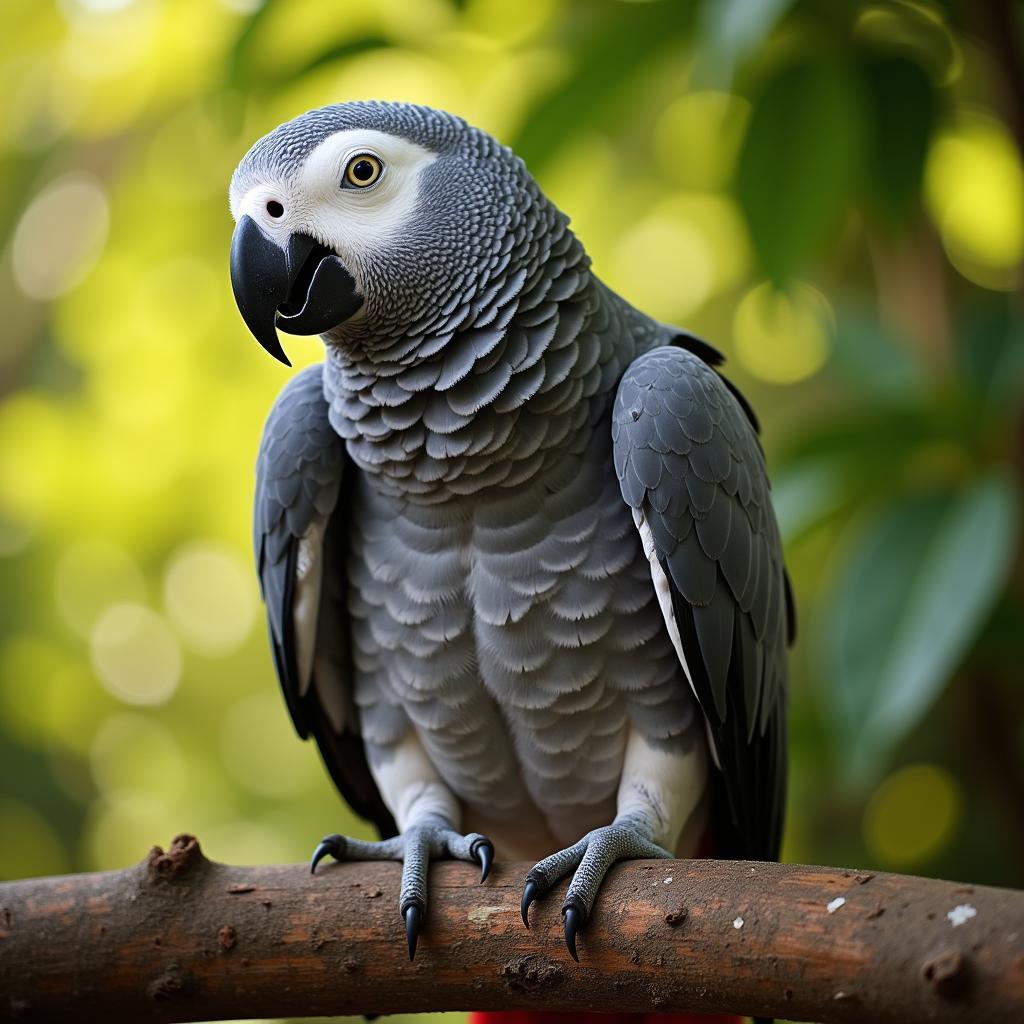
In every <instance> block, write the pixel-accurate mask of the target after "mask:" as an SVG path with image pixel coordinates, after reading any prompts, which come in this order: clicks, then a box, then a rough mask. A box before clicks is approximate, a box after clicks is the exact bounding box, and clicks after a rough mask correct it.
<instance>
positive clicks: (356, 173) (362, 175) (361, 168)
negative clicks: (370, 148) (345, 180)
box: [352, 160, 374, 181]
mask: <svg viewBox="0 0 1024 1024" xmlns="http://www.w3.org/2000/svg"><path fill="white" fill-rule="evenodd" d="M373 171H374V167H373V164H371V163H370V161H369V160H357V161H356V163H355V166H354V167H353V168H352V177H353V178H355V179H356V181H369V180H370V179H371V178H372V177H373Z"/></svg>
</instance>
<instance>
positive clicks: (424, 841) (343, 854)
mask: <svg viewBox="0 0 1024 1024" xmlns="http://www.w3.org/2000/svg"><path fill="white" fill-rule="evenodd" d="M328 854H330V856H332V857H333V858H334V859H335V860H338V861H342V860H400V861H401V862H402V886H401V891H400V893H399V898H398V907H399V910H400V912H401V914H402V920H403V922H404V924H405V935H406V941H407V943H408V945H409V959H410V960H412V958H413V957H414V956H415V955H416V942H417V940H418V939H419V936H420V932H421V931H422V930H423V921H424V919H425V917H426V913H427V869H428V868H429V866H430V862H431V861H432V860H439V859H442V858H445V857H451V858H454V859H455V860H464V861H469V862H470V863H475V864H479V865H480V881H481V882H483V881H484V880H485V879H486V878H487V876H488V874H489V873H490V870H491V864H493V863H494V844H493V843H492V842H491V841H490V839H488V838H487V836H483V835H480V833H479V832H471V833H470V834H469V835H465V836H464V835H461V834H460V833H459V832H458V831H456V829H455V828H454V827H453V826H452V824H451V822H449V821H447V820H445V819H444V818H442V817H440V816H439V815H430V816H428V817H426V818H423V820H422V821H418V822H416V823H415V824H413V825H410V826H409V827H408V828H407V829H406V830H405V831H404V832H403V833H402V834H401V835H398V836H394V837H393V838H392V839H385V840H384V841H383V842H379V843H368V842H365V841H364V840H362V839H349V838H347V837H345V836H340V835H329V836H325V837H324V838H323V839H321V840H320V842H319V843H317V846H316V849H315V850H314V851H313V857H312V860H311V862H310V868H309V870H310V871H311V872H315V871H316V866H317V864H319V863H320V861H322V860H323V859H324V857H326V856H327V855H328Z"/></svg>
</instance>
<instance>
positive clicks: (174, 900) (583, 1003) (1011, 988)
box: [0, 836, 1024, 1024]
mask: <svg viewBox="0 0 1024 1024" xmlns="http://www.w3.org/2000/svg"><path fill="white" fill-rule="evenodd" d="M528 869H529V865H527V864H500V863H499V864H498V865H496V867H495V871H494V873H493V874H492V877H491V879H489V880H488V882H487V883H485V884H484V885H479V884H476V879H475V872H474V871H473V869H472V867H470V866H467V865H465V864H458V863H450V862H449V863H441V864H437V865H435V866H434V867H433V869H432V872H431V904H430V910H429V919H428V923H427V928H426V930H425V932H424V934H423V936H422V937H421V939H420V944H419V950H418V952H417V955H416V960H415V962H414V963H412V964H410V963H409V962H408V959H407V957H408V954H407V952H406V948H405V936H404V933H403V930H402V926H401V919H400V917H399V914H398V908H397V906H396V892H397V886H398V879H399V871H400V869H399V866H398V865H397V864H367V863H361V864H345V865H335V866H331V867H324V868H322V869H321V870H320V871H319V872H318V873H317V875H316V876H315V877H311V876H310V874H309V872H308V870H306V869H305V868H303V867H302V866H298V865H290V866H272V867H230V866H227V865H223V864H215V863H212V862H210V861H208V860H207V859H206V858H205V857H204V856H203V855H202V853H201V852H200V850H199V846H198V844H197V843H196V841H195V839H194V838H192V837H191V836H179V837H178V838H177V839H175V840H174V842H173V844H172V845H171V848H170V850H169V851H168V852H167V853H164V852H163V851H162V850H160V849H159V847H157V848H155V849H154V850H153V851H152V852H151V853H150V855H149V857H148V858H147V860H145V861H143V862H142V863H141V864H139V865H137V866H136V867H133V868H127V869H125V870H123V871H109V872H101V873H97V874H87V875H69V876H64V877H57V878H41V879H29V880H26V881H19V882H10V883H6V884H4V885H0V1019H3V1020H14V1019H24V1020H70V1019H74V1020H76V1021H79V1022H89V1021H103V1022H105V1024H116V1022H119V1021H172V1020H175V1021H183V1020H213V1019H228V1018H237V1017H272V1016H273V1017H280V1016H303V1015H307V1016H310V1015H317V1014H335V1013H360V1012H377V1013H387V1012H398V1011H417V1010H453V1009H467V1008H469V1009H504V1010H508V1009H517V1008H518V1009H530V1008H533V1009H545V1010H565V1011H573V1010H620V1011H622V1010H631V1011H641V1010H645V1009H650V1010H658V1011H664V1012H671V1011H681V1010H698V1011H704V1012H736V1013H756V1014H759V1015H776V1016H785V1017H789V1018H798V1019H801V1020H817V1021H826V1022H828V1021H864V1020H871V1021H873V1022H877V1024H885V1022H893V1024H896V1022H899V1024H914V1022H916V1021H942V1020H951V1021H952V1020H955V1021H957V1022H962V1024H970V1022H974V1021H977V1022H982V1021H984V1022H993V1021H1009V1020H1024V893H1022V892H1016V891H1011V890H1004V889H993V888H989V887H984V886H969V885H958V884H955V883H952V882H940V881H934V880H931V879H924V878H911V877H905V876H900V875H889V874H868V873H857V872H853V871H843V870H840V869H836V868H816V867H803V866H799V865H779V864H752V863H746V862H730V861H713V860H693V861H639V862H631V863H628V864H621V865H619V866H618V867H616V868H615V869H614V870H613V871H612V873H611V875H610V876H609V878H608V881H607V882H606V884H605V887H604V889H603V890H602V894H601V897H600V899H599V901H598V905H597V908H596V910H595V913H594V916H593V919H592V921H591V922H590V924H589V925H588V927H587V929H586V931H585V932H584V933H583V935H582V937H581V939H580V960H581V963H580V965H579V966H577V965H576V964H574V963H573V962H572V961H571V960H570V959H569V955H568V953H567V952H566V950H565V946H564V945H563V941H562V934H561V925H560V917H559V908H560V907H561V899H560V896H561V894H562V893H561V891H559V892H552V893H551V894H550V895H549V896H548V897H547V898H545V899H544V900H543V901H542V902H541V903H540V904H539V905H538V906H536V907H535V908H534V911H533V913H534V914H535V917H534V922H533V926H532V928H531V929H530V931H526V930H525V929H524V928H523V925H522V921H521V920H520V917H519V895H520V892H521V887H522V883H523V879H524V877H525V875H526V872H527V870H528ZM954 908H960V909H959V910H955V909H954ZM972 911H973V914H972ZM956 921H961V922H962V923H960V924H955V923H954V922H956Z"/></svg>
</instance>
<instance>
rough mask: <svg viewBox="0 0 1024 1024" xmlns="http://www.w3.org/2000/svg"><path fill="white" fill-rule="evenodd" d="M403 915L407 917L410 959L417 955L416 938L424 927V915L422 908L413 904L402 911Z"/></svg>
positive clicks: (406, 935) (406, 927)
mask: <svg viewBox="0 0 1024 1024" xmlns="http://www.w3.org/2000/svg"><path fill="white" fill-rule="evenodd" d="M402 916H403V917H404V918H405V937H406V939H407V940H408V942H409V959H410V960H412V959H413V957H415V956H416V940H417V939H418V938H419V937H420V929H421V928H422V927H423V915H422V913H421V912H420V908H419V907H417V906H416V905H415V904H413V905H412V906H409V907H406V908H405V910H403V911H402Z"/></svg>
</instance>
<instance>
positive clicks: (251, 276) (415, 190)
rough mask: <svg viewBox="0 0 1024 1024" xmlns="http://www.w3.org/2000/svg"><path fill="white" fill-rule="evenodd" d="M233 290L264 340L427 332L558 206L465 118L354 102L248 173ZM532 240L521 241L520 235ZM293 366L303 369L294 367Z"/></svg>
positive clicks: (262, 155) (280, 136)
mask: <svg viewBox="0 0 1024 1024" xmlns="http://www.w3.org/2000/svg"><path fill="white" fill-rule="evenodd" d="M230 202H231V212H232V215H233V216H234V219H235V222H236V226H235V232H234V236H233V238H232V242H231V284H232V288H233V290H234V295H235V301H236V302H237V304H238V308H239V311H240V312H241V314H242V318H243V320H244V321H245V323H246V325H247V326H248V328H249V330H250V331H251V332H252V334H253V335H254V336H255V338H256V340H257V341H259V343H260V344H261V345H262V346H263V347H264V348H265V349H266V350H267V351H268V352H269V353H270V354H271V355H273V356H274V357H276V358H277V359H280V360H281V361H282V362H284V363H286V364H288V358H287V356H286V355H285V352H284V349H283V348H282V347H281V343H280V340H279V338H278V335H277V330H278V329H280V330H282V331H285V332H287V333H289V334H305V335H311V334H321V335H324V336H325V337H327V338H328V339H334V340H339V341H342V340H344V339H345V338H352V337H358V338H360V339H362V340H363V343H364V344H365V343H367V340H369V342H370V343H371V344H372V341H373V339H374V338H387V339H394V338H395V337H398V336H401V335H405V334H414V333H417V332H418V333H423V332H424V331H425V330H428V329H429V328H430V327H431V325H432V324H433V325H435V326H436V325H437V324H440V323H442V322H443V321H445V319H446V318H447V319H448V320H449V321H450V320H451V317H452V315H453V311H454V310H456V307H458V306H459V304H460V303H464V302H465V301H467V299H469V300H471V299H472V297H473V296H474V295H479V294H481V293H482V292H483V291H485V290H486V289H487V287H488V283H489V282H490V281H491V280H492V279H493V280H495V281H496V280H499V279H500V275H501V274H503V273H506V274H507V272H508V270H509V266H510V261H512V260H514V259H515V258H516V257H517V253H516V252H515V251H513V250H514V248H515V243H517V242H518V243H519V246H518V248H519V250H522V252H521V253H520V256H521V257H522V256H523V255H525V253H526V250H527V249H528V248H529V245H528V244H527V245H526V246H524V245H523V242H524V231H523V229H522V227H521V224H522V221H523V211H524V209H526V210H529V209H531V208H532V210H533V215H532V216H533V217H534V218H536V215H537V214H538V213H540V212H542V211H543V210H544V209H545V208H546V206H547V204H546V200H544V199H543V197H541V196H540V193H539V190H538V189H537V186H536V185H535V183H534V182H533V179H532V178H531V177H530V175H529V173H528V172H527V171H526V169H525V167H524V165H523V163H522V161H521V160H519V159H518V158H517V157H515V156H514V155H513V154H512V152H511V151H510V150H509V149H507V148H506V147H503V146H501V145H499V144H498V143H497V142H496V141H495V140H494V139H493V138H492V137H491V136H490V135H488V134H486V133H485V132H482V131H480V130H478V129H475V128H472V127H470V126H469V125H467V124H466V123H465V122H464V121H463V120H461V119H460V118H458V117H455V116H453V115H451V114H447V113H443V112H441V111H438V110H433V109H430V108H428V107H419V106H413V105H410V104H400V103H381V102H354V103H340V104H335V105H332V106H328V107H322V108H320V109H318V110H312V111H309V112H308V113H306V114H303V115H301V116H300V117H297V118H295V119H294V120H292V121H288V122H286V123H285V124H282V125H281V126H280V127H278V128H276V129H274V131H272V132H270V133H269V134H268V135H265V136H264V137H263V138H261V139H260V140H259V141H257V142H256V143H255V145H254V146H253V147H252V148H251V149H250V150H249V152H248V153H247V154H246V155H245V157H244V158H243V159H242V161H241V163H240V164H239V166H238V168H237V169H236V171H235V173H234V175H233V177H232V180H231V189H230ZM516 236H518V237H516ZM289 365H290V364H289Z"/></svg>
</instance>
